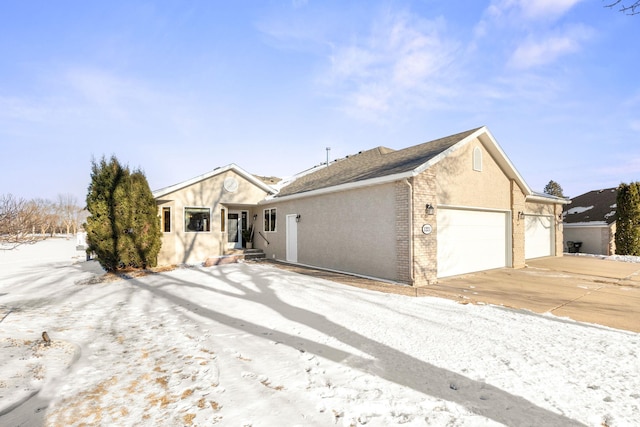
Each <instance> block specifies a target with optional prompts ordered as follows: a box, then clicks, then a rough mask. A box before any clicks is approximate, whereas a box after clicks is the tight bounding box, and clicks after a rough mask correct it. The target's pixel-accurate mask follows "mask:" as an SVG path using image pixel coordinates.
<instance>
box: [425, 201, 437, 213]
mask: <svg viewBox="0 0 640 427" xmlns="http://www.w3.org/2000/svg"><path fill="white" fill-rule="evenodd" d="M426 212H427V215H433V213H434V212H435V209H434V207H433V205H432V204H431V203H427V206H426Z"/></svg>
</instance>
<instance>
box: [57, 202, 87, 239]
mask: <svg viewBox="0 0 640 427" xmlns="http://www.w3.org/2000/svg"><path fill="white" fill-rule="evenodd" d="M57 208H58V209H57V211H58V215H59V216H60V221H61V224H62V226H64V228H65V229H66V232H67V234H69V233H70V232H73V234H76V233H77V232H78V228H79V226H80V213H81V212H82V208H80V207H78V201H77V199H76V197H75V196H74V195H72V194H58V204H57Z"/></svg>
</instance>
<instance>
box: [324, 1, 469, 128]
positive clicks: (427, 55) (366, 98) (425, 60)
mask: <svg viewBox="0 0 640 427" xmlns="http://www.w3.org/2000/svg"><path fill="white" fill-rule="evenodd" d="M445 30H446V25H445V22H444V20H442V19H436V20H424V19H421V18H419V17H417V16H415V15H412V14H410V13H406V12H403V13H398V14H391V13H388V14H386V15H384V16H383V17H382V18H380V19H379V20H377V21H376V22H375V23H374V24H373V25H372V27H371V29H370V32H369V33H368V34H366V35H365V36H358V37H354V38H353V39H351V40H349V41H347V42H341V41H337V42H334V49H333V51H332V54H331V57H330V61H331V63H330V69H329V70H328V73H327V75H326V77H324V78H323V82H324V84H325V85H327V86H329V87H330V88H334V89H336V91H338V90H339V91H341V92H342V94H343V95H342V97H343V101H344V109H345V111H347V112H348V113H349V114H352V115H356V116H359V117H361V118H370V119H378V118H379V117H378V113H380V112H388V111H390V110H392V109H395V108H398V107H400V106H402V108H412V107H415V106H416V104H420V105H421V106H424V104H425V103H427V104H428V103H429V100H430V99H431V100H432V101H433V98H434V97H436V98H437V96H438V95H439V94H440V93H442V92H444V91H446V85H444V83H443V82H442V77H443V76H446V75H448V74H452V73H453V71H452V70H451V67H452V63H453V62H454V59H455V57H456V54H457V51H458V49H459V44H458V43H457V42H455V41H454V40H452V39H449V38H447V37H446V34H445V33H446V31H445Z"/></svg>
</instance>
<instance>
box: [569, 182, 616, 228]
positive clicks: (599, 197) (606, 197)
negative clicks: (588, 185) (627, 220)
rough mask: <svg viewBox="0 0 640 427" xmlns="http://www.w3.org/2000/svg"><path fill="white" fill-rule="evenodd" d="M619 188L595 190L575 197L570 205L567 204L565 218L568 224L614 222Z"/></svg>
mask: <svg viewBox="0 0 640 427" xmlns="http://www.w3.org/2000/svg"><path fill="white" fill-rule="evenodd" d="M617 198H618V189H617V188H615V187H614V188H606V189H604V190H593V191H589V192H588V193H584V194H581V195H579V196H577V197H574V198H573V199H572V200H573V201H572V204H571V205H570V206H565V208H564V212H563V213H562V215H563V218H564V219H563V220H564V222H565V223H566V224H576V223H589V222H597V223H605V224H612V223H613V222H615V220H616V209H617Z"/></svg>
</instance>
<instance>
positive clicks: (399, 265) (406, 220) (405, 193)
mask: <svg viewBox="0 0 640 427" xmlns="http://www.w3.org/2000/svg"><path fill="white" fill-rule="evenodd" d="M395 190H396V191H395V192H396V205H395V207H396V254H397V255H396V274H397V277H398V281H399V282H402V283H407V284H410V285H412V284H413V283H412V280H411V265H410V262H411V261H410V258H411V253H410V252H411V246H410V245H411V226H410V221H411V217H410V215H409V205H410V203H409V202H410V197H411V186H410V184H407V182H405V181H396V183H395Z"/></svg>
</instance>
